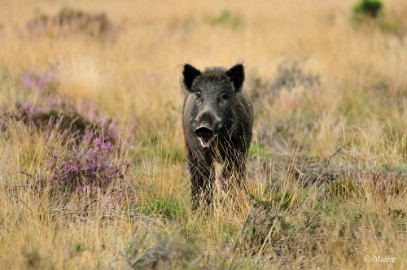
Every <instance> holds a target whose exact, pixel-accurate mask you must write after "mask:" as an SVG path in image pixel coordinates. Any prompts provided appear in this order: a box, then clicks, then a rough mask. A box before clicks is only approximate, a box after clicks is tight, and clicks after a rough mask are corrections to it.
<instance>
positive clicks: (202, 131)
mask: <svg viewBox="0 0 407 270" xmlns="http://www.w3.org/2000/svg"><path fill="white" fill-rule="evenodd" d="M195 134H196V136H197V137H198V140H199V142H200V143H201V146H202V147H203V148H207V147H209V145H210V144H211V142H212V141H213V140H214V139H215V137H216V134H215V133H214V132H213V131H212V130H211V129H209V128H207V127H199V128H197V129H195Z"/></svg>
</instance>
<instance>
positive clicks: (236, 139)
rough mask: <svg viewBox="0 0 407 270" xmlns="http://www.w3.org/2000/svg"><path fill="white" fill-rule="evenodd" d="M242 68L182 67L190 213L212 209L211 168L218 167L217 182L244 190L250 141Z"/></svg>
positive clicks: (248, 106)
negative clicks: (230, 181)
mask: <svg viewBox="0 0 407 270" xmlns="http://www.w3.org/2000/svg"><path fill="white" fill-rule="evenodd" d="M243 82H244V67H243V65H241V64H237V65H235V66H233V67H232V68H230V69H226V68H222V67H212V68H207V69H205V70H204V71H203V72H201V71H200V70H198V69H196V68H195V67H193V66H191V65H189V64H186V65H185V66H184V70H183V87H184V90H185V100H184V105H183V117H182V123H183V129H184V136H185V144H186V149H187V152H188V153H187V154H188V168H189V173H190V175H191V192H192V204H193V208H194V209H196V208H197V207H199V205H200V202H201V200H202V199H203V200H204V201H205V202H206V203H207V204H208V205H210V204H211V203H212V197H213V185H214V182H215V166H214V163H215V162H219V163H221V164H222V165H223V171H222V179H221V181H222V182H225V181H227V180H228V179H229V178H231V176H234V178H235V179H236V182H237V185H239V186H240V187H244V176H245V170H246V165H245V163H246V158H247V152H248V149H249V146H250V142H251V139H252V126H253V108H252V105H251V102H250V100H249V98H248V96H247V95H246V94H245V93H244V92H243V90H242V87H243Z"/></svg>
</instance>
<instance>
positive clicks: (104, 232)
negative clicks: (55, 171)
mask: <svg viewBox="0 0 407 270" xmlns="http://www.w3.org/2000/svg"><path fill="white" fill-rule="evenodd" d="M0 3H1V6H2V8H1V9H0V44H1V46H0V47H1V48H0V71H1V76H0V93H1V94H0V105H4V104H6V105H9V106H11V107H13V104H16V103H17V102H19V101H20V102H21V101H24V100H29V101H32V102H37V101H38V102H40V101H41V99H42V97H41V95H39V94H38V93H36V92H35V91H33V92H32V93H30V92H28V93H27V92H22V91H21V89H20V87H19V83H20V80H21V74H22V72H24V71H28V70H40V71H41V70H47V68H48V67H49V66H50V65H55V66H57V68H58V72H59V77H60V86H59V88H58V92H59V93H61V94H65V95H67V96H69V97H70V98H72V99H73V100H74V102H75V103H76V104H80V103H81V102H83V101H92V102H93V103H95V104H96V106H97V107H98V108H99V109H100V110H102V111H104V112H106V113H107V114H108V115H109V116H110V117H114V118H116V119H117V120H118V122H119V126H120V128H121V129H122V130H125V133H126V128H127V127H128V126H129V125H130V124H131V121H132V120H133V119H135V121H136V123H137V129H136V131H135V134H131V133H130V134H129V131H128V130H127V135H126V136H128V137H132V136H133V137H134V138H135V139H134V141H132V144H130V145H126V149H124V150H123V153H121V156H120V158H121V159H126V160H127V161H129V162H130V163H129V171H130V173H129V174H128V176H126V177H125V179H124V180H123V181H124V182H125V184H126V185H127V186H129V187H131V194H127V195H126V198H125V199H124V200H122V201H121V203H120V205H119V206H118V207H117V208H115V209H110V210H105V209H104V208H103V205H102V204H103V198H104V197H105V196H106V194H100V195H99V197H97V200H96V201H95V202H94V203H91V206H92V207H90V208H89V209H90V210H89V211H86V213H84V212H83V211H77V210H73V209H69V207H63V206H61V205H60V204H55V201H53V200H54V199H55V198H54V199H53V198H52V196H51V195H50V193H49V192H48V190H47V189H46V188H45V189H43V190H41V191H38V189H36V188H35V187H33V186H32V185H30V183H33V182H35V181H36V180H37V179H38V178H39V177H44V176H47V167H46V163H47V159H48V158H49V154H50V153H49V149H51V148H52V149H54V150H58V151H59V152H66V151H68V149H67V146H66V143H64V142H63V140H62V139H61V138H60V137H58V135H57V134H54V133H52V132H51V135H49V136H50V137H48V139H45V134H44V133H43V132H40V131H39V132H33V130H32V129H30V128H29V127H27V126H25V125H24V124H23V123H20V122H16V123H12V124H10V125H9V126H8V128H7V129H6V130H2V129H1V126H0V132H1V133H0V179H1V184H0V186H1V189H0V193H1V194H0V228H1V229H0V266H1V267H0V268H2V269H110V268H114V269H128V268H144V267H147V268H154V267H155V268H156V269H164V268H167V269H195V268H203V269H223V268H227V269H232V268H233V269H279V268H281V267H288V268H312V269H317V268H318V267H320V268H321V269H329V268H338V269H346V268H350V269H360V268H362V269H363V268H365V269H406V268H407V260H406V258H407V244H406V243H407V241H406V240H407V239H406V226H407V220H406V218H407V217H406V212H407V196H406V188H405V185H401V187H400V189H399V191H398V192H387V191H385V192H381V189H380V186H379V187H378V186H374V184H373V182H374V181H376V180H377V181H379V182H380V181H384V182H385V181H390V180H389V179H392V178H391V177H393V176H394V175H395V176H394V177H396V178H397V179H401V180H400V181H401V182H403V183H404V184H405V181H406V177H407V115H406V114H407V78H406V74H407V18H406V17H405V14H407V2H406V3H405V2H403V1H401V0H389V1H386V2H385V3H384V4H385V20H386V22H387V23H389V24H391V25H393V26H396V30H389V29H383V27H380V26H379V25H376V24H375V23H366V24H363V25H357V24H355V23H354V22H353V21H352V7H353V6H354V5H355V3H356V1H354V0H344V1H318V2H317V1H310V0H304V1H294V0H288V1H263V0H259V1H256V2H253V1H239V2H237V1H222V2H219V1H209V2H208V1H205V2H192V1H142V0H140V1H95V0H87V1H74V2H72V1H68V2H66V1H45V0H38V1H26V0H24V1H23V0H15V1H0ZM66 6H70V7H72V8H75V9H77V10H82V11H85V12H89V13H97V12H104V13H106V15H107V16H108V18H109V19H110V20H111V21H112V22H114V23H117V24H120V25H122V26H123V30H121V31H120V32H119V33H118V35H117V37H116V38H115V39H114V40H103V39H97V38H92V37H89V36H86V35H83V34H72V35H69V36H66V37H64V36H60V37H55V36H49V35H40V36H29V35H28V34H27V29H26V26H25V25H26V23H27V21H28V20H30V19H32V18H33V17H34V16H35V15H36V14H39V13H45V14H48V15H53V14H56V13H57V12H58V11H59V10H60V9H61V8H63V7H66ZM225 12H226V13H227V14H231V15H230V16H232V17H234V18H235V19H230V16H229V17H228V18H226V19H225V20H223V21H222V20H221V19H219V18H220V17H221V16H222V14H223V16H226V15H224V14H225ZM236 18H237V19H236ZM217 19H218V21H220V22H219V23H214V21H216V20H217ZM233 20H234V21H233ZM236 20H237V22H236ZM284 61H289V62H293V61H298V62H299V63H301V64H300V68H301V69H302V71H304V72H305V73H307V74H316V75H317V76H318V77H319V84H318V85H316V86H315V87H312V89H307V88H306V87H303V86H301V85H300V86H296V87H294V88H293V89H291V90H287V89H283V90H281V92H280V93H279V94H278V95H271V94H269V93H268V92H264V93H263V96H262V97H261V100H260V101H259V103H258V104H259V105H258V106H259V107H258V108H259V111H258V113H257V115H256V120H255V127H254V133H255V139H254V141H253V145H254V146H253V147H252V150H251V155H250V158H249V163H250V165H249V166H248V167H249V172H248V179H247V180H248V183H249V184H248V190H247V192H248V193H249V194H252V195H254V196H255V197H259V198H262V199H268V200H271V201H273V200H274V199H275V198H276V196H279V195H281V194H285V193H286V192H288V193H290V194H291V195H290V196H291V197H290V198H291V199H290V203H289V205H288V208H285V207H286V206H282V205H280V206H279V207H277V208H275V209H276V210H273V211H276V212H278V213H279V214H281V215H284V216H285V217H286V218H287V220H288V221H287V222H293V224H294V225H298V224H296V223H300V222H302V221H303V216H302V215H303V214H304V213H308V212H311V213H314V214H315V215H317V216H318V217H319V220H320V223H319V225H320V226H322V227H323V226H326V228H325V229H323V230H322V231H323V233H322V234H321V235H317V236H316V238H318V237H320V238H323V241H322V240H321V241H319V242H318V241H317V245H318V252H319V254H317V255H315V254H314V255H311V254H312V252H310V253H306V252H303V250H306V249H307V243H301V241H299V242H298V245H297V249H296V250H293V251H292V252H293V253H292V254H296V255H298V254H300V255H298V256H294V255H292V256H291V255H290V256H291V257H290V256H288V262H287V261H285V262H284V261H281V260H280V261H279V260H275V259H273V258H274V257H273V256H271V255H270V254H272V251H270V252H271V253H262V252H260V251H259V250H255V252H254V253H255V254H247V253H245V252H240V251H242V250H240V247H238V246H239V244H238V243H239V241H241V240H242V239H245V238H244V237H243V236H242V235H241V234H242V233H243V232H244V230H243V228H244V224H245V221H246V218H247V216H248V215H249V213H250V211H252V213H253V211H254V210H253V209H255V208H254V207H253V201H252V200H250V199H249V196H246V195H245V194H243V192H240V193H239V191H237V193H238V194H237V195H236V194H228V193H225V191H223V190H221V189H220V188H218V187H217V188H216V192H215V198H216V199H215V206H214V211H213V213H212V214H211V215H209V216H207V215H206V214H205V212H204V211H197V212H192V211H191V210H190V208H191V207H190V205H191V204H190V195H189V194H190V187H189V185H190V184H189V179H188V175H187V173H186V170H185V159H184V153H183V147H184V142H183V132H182V127H181V106H182V100H183V93H182V91H181V89H180V77H181V71H182V66H183V64H184V63H191V64H193V65H195V66H196V67H198V68H204V67H207V66H231V65H233V64H235V63H237V62H243V63H244V64H245V67H246V75H247V80H246V89H247V91H248V92H249V93H251V94H252V93H254V92H255V91H256V89H254V88H255V86H256V84H255V83H253V78H259V79H260V80H261V81H262V82H264V83H265V85H266V86H265V89H268V88H267V87H268V86H267V85H269V84H271V83H272V82H273V80H274V78H275V77H276V74H278V67H279V66H281V63H283V62H284ZM281 122H283V123H284V124H285V125H286V126H288V129H292V130H293V133H294V134H291V135H290V136H291V137H292V140H293V141H294V142H296V146H289V147H288V148H284V147H283V148H284V149H285V152H284V151H282V152H284V153H285V154H287V153H288V154H287V155H286V157H287V158H288V159H289V162H288V165H287V166H286V167H284V166H283V167H279V166H277V167H278V168H277V169H275V170H273V169H269V170H268V171H267V170H265V171H264V170H263V167H262V166H266V167H267V166H268V165H267V164H269V165H270V164H272V163H275V162H277V161H280V156H279V154H281V153H279V152H278V149H280V150H281V148H275V147H274V146H273V143H269V144H266V145H263V144H262V142H261V136H262V132H263V131H264V130H263V129H264V127H263V125H264V126H265V127H266V128H265V129H266V131H267V130H269V131H270V130H273V131H274V130H275V129H273V127H274V126H275V125H276V123H281ZM0 123H1V122H0ZM303 123H311V125H312V130H311V131H306V130H305V129H304V128H302V127H301V124H303ZM53 132H55V131H53ZM132 132H133V131H132ZM272 133H273V132H272ZM278 136H279V135H278V134H277V133H276V134H274V133H273V134H272V135H271V140H272V141H273V140H276V139H278ZM291 137H290V138H291ZM283 139H287V138H285V137H284V138H283ZM287 141H289V139H287ZM288 144H290V143H288ZM302 144H303V145H304V147H300V146H298V145H302ZM50 146H52V147H51V148H50ZM339 148H340V149H342V150H341V152H339V153H338V155H337V156H334V157H332V163H333V166H338V167H340V165H343V164H345V166H346V167H347V166H350V165H355V167H357V168H358V170H360V171H358V173H353V172H352V173H350V174H349V175H345V176H341V177H339V179H338V180H337V181H338V182H339V184H338V186H340V187H339V188H338V189H335V188H333V187H330V186H329V184H328V186H327V187H326V188H327V189H329V188H331V189H330V190H331V192H332V193H329V192H328V193H327V194H328V195H327V196H328V197H327V198H326V199H324V198H323V197H321V196H319V195H320V194H321V193H323V192H325V191H323V190H322V189H321V188H320V187H319V186H311V187H307V189H305V188H304V187H303V186H301V185H299V184H298V183H295V181H294V178H293V175H292V172H291V171H290V168H291V167H292V166H291V167H290V163H294V162H295V161H294V159H295V158H294V157H295V156H296V155H297V154H300V155H303V156H306V157H310V159H311V157H312V158H314V157H316V158H317V159H318V160H326V159H329V158H330V157H331V155H332V154H333V153H335V151H336V150H337V149H339ZM273 149H274V150H273ZM276 149H277V150H276ZM273 151H275V152H273ZM338 156H339V157H338ZM281 160H283V159H281ZM256 162H258V163H256ZM256 164H257V165H256ZM259 164H260V165H259ZM308 166H311V165H309V164H308V163H306V164H305V167H308ZM352 168H353V167H352ZM383 171H384V172H385V173H389V174H390V175H391V176H389V177H388V176H383V175H384V173H383ZM369 173H370V174H369ZM372 175H373V176H372ZM374 175H375V176H374ZM381 177H382V178H383V179H382V178H381ZM386 177H387V178H386ZM275 178H277V179H278V181H280V182H279V189H278V190H277V188H276V189H275V190H272V191H271V193H270V194H271V195H270V194H269V195H266V196H265V197H264V198H263V197H262V195H263V194H266V193H267V192H268V191H267V189H268V187H269V186H270V185H268V184H269V182H270V181H271V179H275ZM372 179H375V180H374V181H373V180H372ZM371 180H372V181H371ZM341 183H343V186H341ZM388 185H392V183H390V184H388ZM338 190H339V191H338ZM335 192H336V193H335ZM333 193H335V194H336V195H335V196H333V195H332V194H333ZM331 195H332V196H331ZM267 196H268V197H267ZM330 196H331V197H330ZM324 200H325V201H324ZM89 203H90V202H89V201H86V200H85V201H80V202H78V207H77V208H75V209H83V207H84V206H85V205H88V204H89ZM277 204H283V202H282V201H279V202H277ZM320 205H323V206H322V208H323V209H324V211H325V212H323V213H320V212H317V211H316V210H315V209H316V208H318V207H319V206H320ZM273 209H274V208H273ZM292 209H294V210H292ZM318 209H321V208H318ZM291 210H292V211H291ZM355 213H356V214H355ZM357 213H361V214H360V215H362V216H363V219H362V221H360V222H359V221H358V222H359V223H353V220H354V219H355V217H356V216H357V215H358V214H357ZM377 224H379V225H377ZM355 226H356V227H357V229H355V231H352V230H353V229H354V227H355ZM323 228H324V227H323ZM344 228H345V229H344ZM343 231H345V234H346V233H349V234H352V232H353V233H354V234H355V235H353V236H349V235H345V237H342V236H341V233H342V232H343ZM377 231H380V235H379V234H378V233H377ZM301 233H302V231H298V233H297V234H296V237H298V238H299V239H301V237H302V234H301ZM352 237H353V238H352ZM273 239H275V238H273ZM284 239H285V238H281V239H279V240H281V241H284ZM285 240H287V241H289V240H290V238H289V237H288V236H287V238H286V239H285ZM268 244H269V243H266V242H265V245H268ZM243 246H244V245H243ZM349 248H350V249H351V250H352V254H350V255H349V254H347V253H346V252H347V250H348V249H349ZM262 250H264V247H263V249H261V251H262ZM301 254H303V255H302V256H301ZM304 254H305V255H304ZM274 255H276V254H274ZM365 255H369V256H372V257H373V256H387V255H389V256H392V257H395V258H396V262H395V263H378V262H371V263H365V262H364V261H363V260H364V256H365ZM276 256H277V257H278V254H277V255H276ZM270 258H272V259H270Z"/></svg>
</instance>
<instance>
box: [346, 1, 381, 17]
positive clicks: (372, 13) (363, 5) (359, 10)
mask: <svg viewBox="0 0 407 270" xmlns="http://www.w3.org/2000/svg"><path fill="white" fill-rule="evenodd" d="M382 12H383V3H382V1H380V0H361V1H360V2H359V3H358V4H357V5H356V6H355V7H354V8H353V15H354V16H355V17H356V18H361V17H365V18H373V19H374V18H377V17H379V15H380V14H381V13H382Z"/></svg>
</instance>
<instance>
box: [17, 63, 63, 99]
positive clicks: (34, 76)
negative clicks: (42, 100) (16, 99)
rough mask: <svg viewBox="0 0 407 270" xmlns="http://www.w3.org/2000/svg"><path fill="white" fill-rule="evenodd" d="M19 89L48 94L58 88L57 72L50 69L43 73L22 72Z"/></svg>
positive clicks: (33, 71) (52, 68)
mask: <svg viewBox="0 0 407 270" xmlns="http://www.w3.org/2000/svg"><path fill="white" fill-rule="evenodd" d="M21 77H22V85H21V88H22V90H24V91H39V92H40V93H41V94H50V93H53V92H55V91H56V89H57V88H58V86H59V77H58V74H57V70H56V69H55V68H54V67H50V68H49V69H48V70H47V71H45V72H38V71H35V70H32V71H28V72H24V73H23V74H22V75H21Z"/></svg>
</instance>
